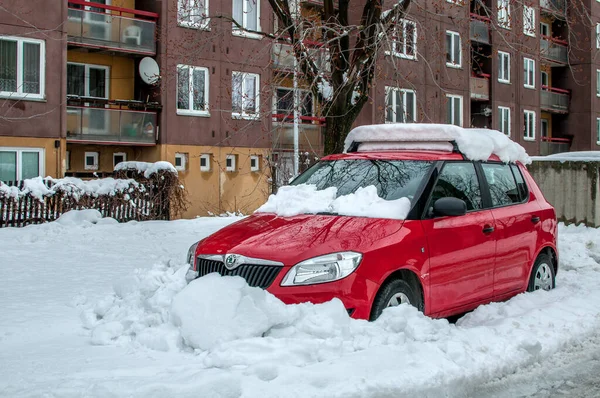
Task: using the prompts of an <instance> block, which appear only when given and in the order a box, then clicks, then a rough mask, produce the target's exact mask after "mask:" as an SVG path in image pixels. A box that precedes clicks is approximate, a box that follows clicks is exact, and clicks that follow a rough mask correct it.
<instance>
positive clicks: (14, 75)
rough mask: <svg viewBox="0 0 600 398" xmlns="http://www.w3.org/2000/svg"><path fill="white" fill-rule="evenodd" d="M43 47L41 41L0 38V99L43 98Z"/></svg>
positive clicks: (8, 37) (10, 37)
mask: <svg viewBox="0 0 600 398" xmlns="http://www.w3.org/2000/svg"><path fill="white" fill-rule="evenodd" d="M44 73H45V47H44V42H43V41H42V40H34V39H23V38H21V37H12V36H0V96H1V97H10V98H27V99H43V98H44Z"/></svg>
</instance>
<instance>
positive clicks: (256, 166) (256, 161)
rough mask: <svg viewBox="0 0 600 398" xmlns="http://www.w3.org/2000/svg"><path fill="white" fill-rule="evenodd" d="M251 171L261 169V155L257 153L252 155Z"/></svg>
mask: <svg viewBox="0 0 600 398" xmlns="http://www.w3.org/2000/svg"><path fill="white" fill-rule="evenodd" d="M250 171H260V157H259V156H257V155H252V156H250Z"/></svg>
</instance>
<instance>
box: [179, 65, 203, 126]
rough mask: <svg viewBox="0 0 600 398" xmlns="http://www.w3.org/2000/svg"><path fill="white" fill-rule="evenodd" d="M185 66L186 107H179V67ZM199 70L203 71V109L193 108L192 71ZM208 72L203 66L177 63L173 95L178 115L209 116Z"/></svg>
mask: <svg viewBox="0 0 600 398" xmlns="http://www.w3.org/2000/svg"><path fill="white" fill-rule="evenodd" d="M183 68H187V69H188V88H189V92H188V107H189V108H188V109H179V108H178V106H179V104H178V102H179V101H178V99H179V69H183ZM196 70H201V71H203V72H204V109H201V110H199V109H193V107H194V71H196ZM209 85H210V84H209V73H208V68H205V67H203V66H192V65H183V64H178V65H177V84H176V86H175V87H176V90H177V92H176V95H177V96H176V97H175V107H176V109H177V114H178V115H186V116H202V117H210V108H209V106H208V103H209V97H208V95H209Z"/></svg>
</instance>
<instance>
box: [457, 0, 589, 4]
mask: <svg viewBox="0 0 600 398" xmlns="http://www.w3.org/2000/svg"><path fill="white" fill-rule="evenodd" d="M463 1H464V0H446V2H448V3H452V4H458V5H463V4H464V3H463ZM598 1H600V0H598Z"/></svg>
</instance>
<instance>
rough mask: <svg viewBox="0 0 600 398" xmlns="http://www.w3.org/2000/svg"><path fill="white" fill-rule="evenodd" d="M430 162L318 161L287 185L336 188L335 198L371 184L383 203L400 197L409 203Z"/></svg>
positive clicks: (429, 166) (430, 164)
mask: <svg viewBox="0 0 600 398" xmlns="http://www.w3.org/2000/svg"><path fill="white" fill-rule="evenodd" d="M432 164H433V162H427V161H422V160H379V159H378V160H369V159H343V160H328V161H321V162H319V163H317V164H316V165H314V166H313V167H311V168H310V169H308V170H307V171H305V172H304V173H303V174H301V175H300V176H299V177H298V178H296V179H295V180H294V181H292V183H291V184H290V185H300V184H313V185H316V186H317V189H319V190H321V189H326V188H329V187H336V188H337V196H342V195H348V194H350V193H353V192H355V191H356V190H357V189H358V188H360V187H367V186H369V185H374V186H375V187H376V188H377V194H378V195H379V197H380V198H382V199H385V200H395V199H400V198H403V197H406V198H409V199H410V200H411V201H412V199H413V197H414V196H415V194H416V192H417V189H418V188H419V185H420V184H421V181H422V180H423V178H424V176H425V175H427V173H428V171H429V169H430V168H431V166H432Z"/></svg>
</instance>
